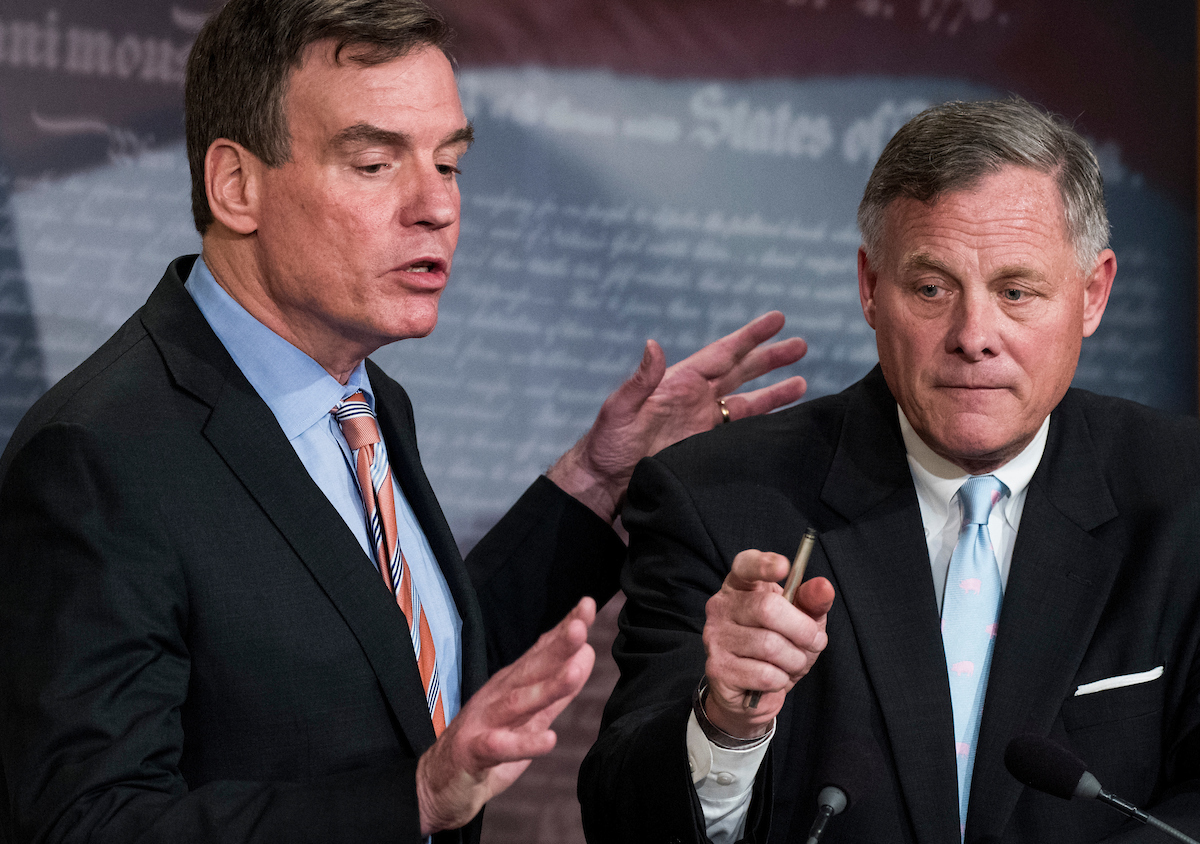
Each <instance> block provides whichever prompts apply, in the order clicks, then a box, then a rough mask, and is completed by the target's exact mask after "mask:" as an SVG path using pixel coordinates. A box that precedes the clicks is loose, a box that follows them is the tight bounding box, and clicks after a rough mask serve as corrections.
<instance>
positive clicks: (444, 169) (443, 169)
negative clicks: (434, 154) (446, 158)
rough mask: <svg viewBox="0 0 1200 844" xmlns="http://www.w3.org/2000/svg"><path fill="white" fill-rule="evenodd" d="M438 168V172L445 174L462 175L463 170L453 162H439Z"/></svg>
mask: <svg viewBox="0 0 1200 844" xmlns="http://www.w3.org/2000/svg"><path fill="white" fill-rule="evenodd" d="M437 169H438V172H439V173H441V174H442V175H443V176H460V175H462V170H459V169H458V168H457V167H455V166H454V165H453V164H439V165H438V166H437Z"/></svg>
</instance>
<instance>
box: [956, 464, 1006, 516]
mask: <svg viewBox="0 0 1200 844" xmlns="http://www.w3.org/2000/svg"><path fill="white" fill-rule="evenodd" d="M1003 493H1004V484H1003V483H1001V481H1000V479H999V478H997V477H996V476H995V475H980V476H978V477H975V478H968V479H967V481H966V482H965V483H964V484H963V485H962V486H961V487H959V488H958V500H959V501H960V502H962V508H963V524H966V525H986V524H987V520H988V517H989V516H991V515H992V508H993V507H995V506H996V502H997V501H999V500H1000V496H1001V495H1002V494H1003Z"/></svg>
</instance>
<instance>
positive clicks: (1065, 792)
mask: <svg viewBox="0 0 1200 844" xmlns="http://www.w3.org/2000/svg"><path fill="white" fill-rule="evenodd" d="M1004 765H1005V767H1006V768H1008V772H1009V773H1010V774H1012V775H1013V776H1014V777H1016V778H1017V779H1018V780H1020V781H1021V782H1023V783H1025V785H1028V786H1030V787H1031V788H1036V789H1037V790H1038V791H1044V792H1046V793H1047V794H1053V795H1054V796H1055V797H1061V798H1063V799H1064V800H1070V799H1071V798H1072V797H1073V796H1074V795H1075V789H1076V787H1077V786H1078V785H1079V780H1080V779H1081V778H1082V777H1083V775H1084V774H1085V773H1087V765H1085V764H1084V762H1083V760H1082V759H1080V758H1079V757H1078V756H1076V755H1075V754H1074V753H1072V752H1071V751H1069V750H1067V749H1066V748H1065V747H1063V746H1062V745H1060V744H1057V743H1055V742H1053V741H1051V740H1050V739H1048V738H1044V737H1043V736H1034V735H1024V736H1017V737H1016V738H1014V739H1013V740H1012V741H1010V742H1009V743H1008V747H1007V748H1006V749H1005V751H1004Z"/></svg>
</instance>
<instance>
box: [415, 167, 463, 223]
mask: <svg viewBox="0 0 1200 844" xmlns="http://www.w3.org/2000/svg"><path fill="white" fill-rule="evenodd" d="M409 189H410V193H409V196H408V201H407V202H406V203H405V207H404V210H403V217H404V219H403V222H404V224H405V225H408V226H425V227H427V228H430V229H440V228H444V227H445V226H448V225H450V224H451V223H454V222H455V221H457V220H458V211H459V198H458V186H457V184H456V183H455V181H454V176H453V174H451V175H447V174H445V173H443V172H442V171H441V170H439V169H438V168H437V166H436V165H432V164H430V165H428V166H424V167H422V168H421V169H420V172H418V173H415V174H414V176H413V181H412V182H410V184H409Z"/></svg>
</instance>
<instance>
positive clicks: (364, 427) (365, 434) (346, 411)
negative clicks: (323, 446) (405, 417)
mask: <svg viewBox="0 0 1200 844" xmlns="http://www.w3.org/2000/svg"><path fill="white" fill-rule="evenodd" d="M330 412H331V413H333V418H334V419H336V420H337V423H338V425H340V426H341V428H342V436H344V437H345V438H346V444H347V445H348V446H350V448H351V450H352V451H358V450H359V449H360V448H362V447H363V446H366V445H374V444H375V443H377V442H379V426H378V425H376V424H375V414H374V413H372V412H371V405H369V404H367V397H366V396H364V395H363V394H362V391H361V390H360V391H359V392H357V393H354V394H353V395H350V396H347V397H346V398H344V399H342V400H341V401H340V402H338V403H337V405H336V406H335V407H334V408H333V410H332V411H330Z"/></svg>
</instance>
